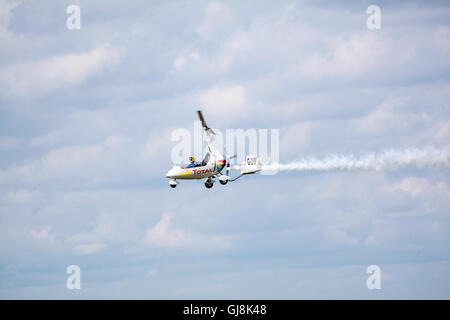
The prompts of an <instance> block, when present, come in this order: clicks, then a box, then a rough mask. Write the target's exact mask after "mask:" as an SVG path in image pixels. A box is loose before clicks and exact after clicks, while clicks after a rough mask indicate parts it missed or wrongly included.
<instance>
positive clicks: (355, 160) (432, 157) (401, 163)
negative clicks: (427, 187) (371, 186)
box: [262, 147, 450, 171]
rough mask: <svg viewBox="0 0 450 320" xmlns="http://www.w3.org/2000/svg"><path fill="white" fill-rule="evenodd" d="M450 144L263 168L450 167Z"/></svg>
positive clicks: (315, 169) (279, 169)
mask: <svg viewBox="0 0 450 320" xmlns="http://www.w3.org/2000/svg"><path fill="white" fill-rule="evenodd" d="M449 157H450V148H448V147H446V148H443V149H435V148H423V149H417V148H412V149H405V150H393V149H389V150H384V151H381V152H378V153H367V154H364V155H361V156H359V157H357V156H355V155H336V154H332V155H329V156H327V157H325V158H323V159H317V158H314V157H310V158H305V159H302V160H299V161H295V162H290V163H286V164H281V163H272V164H268V165H263V166H262V170H263V171H324V170H376V171H382V170H394V169H399V168H408V167H410V168H421V169H422V168H438V167H449V166H450V162H449Z"/></svg>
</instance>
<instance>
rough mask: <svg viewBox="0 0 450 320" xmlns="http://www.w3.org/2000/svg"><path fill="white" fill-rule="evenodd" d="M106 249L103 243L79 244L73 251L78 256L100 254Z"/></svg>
mask: <svg viewBox="0 0 450 320" xmlns="http://www.w3.org/2000/svg"><path fill="white" fill-rule="evenodd" d="M105 248H106V245H105V244H104V243H102V242H98V243H88V244H77V245H76V246H75V247H74V248H73V251H74V252H75V253H78V254H93V253H97V252H100V251H102V250H104V249H105Z"/></svg>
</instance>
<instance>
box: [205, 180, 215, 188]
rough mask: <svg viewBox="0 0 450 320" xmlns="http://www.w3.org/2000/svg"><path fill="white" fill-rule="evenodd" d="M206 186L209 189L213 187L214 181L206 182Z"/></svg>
mask: <svg viewBox="0 0 450 320" xmlns="http://www.w3.org/2000/svg"><path fill="white" fill-rule="evenodd" d="M205 187H207V188H208V189H211V188H212V187H213V183H212V182H208V181H206V182H205Z"/></svg>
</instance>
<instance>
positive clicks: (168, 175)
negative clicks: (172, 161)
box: [166, 166, 181, 179]
mask: <svg viewBox="0 0 450 320" xmlns="http://www.w3.org/2000/svg"><path fill="white" fill-rule="evenodd" d="M180 170H181V168H180V167H179V166H173V167H172V169H170V170H169V171H167V173H166V178H172V179H173V178H176V177H177V176H178V175H179V173H180Z"/></svg>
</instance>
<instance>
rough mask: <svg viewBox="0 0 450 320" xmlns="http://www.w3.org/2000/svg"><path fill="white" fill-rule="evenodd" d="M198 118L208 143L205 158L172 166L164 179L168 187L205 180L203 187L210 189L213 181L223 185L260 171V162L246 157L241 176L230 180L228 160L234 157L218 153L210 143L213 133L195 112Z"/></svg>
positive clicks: (200, 115) (251, 156) (253, 157)
mask: <svg viewBox="0 0 450 320" xmlns="http://www.w3.org/2000/svg"><path fill="white" fill-rule="evenodd" d="M197 114H198V117H199V118H200V121H201V123H202V126H203V132H204V135H205V139H206V141H207V143H208V152H207V153H206V155H205V158H204V159H203V161H202V162H200V163H195V164H193V165H192V164H191V165H188V166H180V165H174V166H173V167H172V169H170V170H169V171H168V172H167V173H166V177H167V178H169V179H171V180H170V181H169V185H170V186H171V187H172V188H175V187H176V186H177V185H178V183H179V182H178V180H194V179H197V180H198V179H206V181H205V186H206V187H207V188H212V186H213V185H214V181H215V180H214V179H216V178H217V179H218V180H219V182H220V184H222V185H225V184H227V183H228V182H229V181H230V182H231V181H235V180H237V179H238V178H240V177H242V176H243V175H246V174H253V173H256V172H258V171H261V160H260V159H259V158H257V157H256V156H254V155H248V156H247V157H246V159H245V162H244V163H243V164H242V165H241V174H240V175H239V176H238V177H236V178H234V179H231V178H230V176H229V175H228V173H229V167H230V160H231V159H233V158H234V157H235V156H232V157H228V156H225V155H223V154H222V153H220V152H219V151H217V150H216V149H215V148H214V145H213V144H212V141H211V136H213V135H215V133H214V131H213V130H212V129H211V128H209V127H208V126H207V125H206V122H205V119H204V118H203V114H202V112H201V111H197ZM225 167H226V174H223V173H222V170H223V169H224V168H225Z"/></svg>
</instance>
